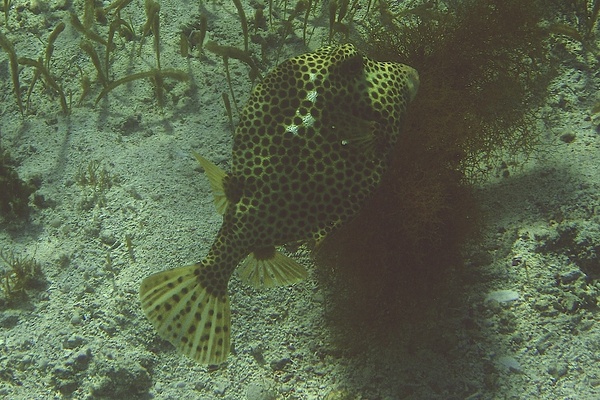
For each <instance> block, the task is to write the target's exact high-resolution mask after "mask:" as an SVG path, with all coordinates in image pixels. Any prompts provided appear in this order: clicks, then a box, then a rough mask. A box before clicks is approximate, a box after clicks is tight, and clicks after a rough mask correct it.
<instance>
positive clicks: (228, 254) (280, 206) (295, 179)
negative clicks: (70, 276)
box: [140, 44, 419, 364]
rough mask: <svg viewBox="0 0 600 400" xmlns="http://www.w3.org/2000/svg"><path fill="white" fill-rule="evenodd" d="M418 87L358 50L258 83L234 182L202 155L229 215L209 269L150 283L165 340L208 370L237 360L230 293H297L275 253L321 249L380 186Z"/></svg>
mask: <svg viewBox="0 0 600 400" xmlns="http://www.w3.org/2000/svg"><path fill="white" fill-rule="evenodd" d="M418 86H419V77H418V74H417V72H416V71H415V70H414V69H413V68H411V67H409V66H407V65H403V64H399V63H393V62H379V61H374V60H371V59H369V58H367V57H366V56H365V55H364V54H362V53H361V52H359V51H358V50H357V49H356V48H355V47H354V46H353V45H352V44H344V45H338V46H326V47H322V48H320V49H318V50H316V51H314V52H311V53H306V54H302V55H299V56H297V57H293V58H290V59H288V60H286V61H284V62H283V63H281V64H280V65H279V66H277V67H276V68H275V69H273V71H271V72H270V73H269V74H268V75H267V76H266V77H265V78H264V80H263V81H262V82H261V83H260V84H258V85H257V86H256V87H255V88H254V90H253V91H252V93H251V96H250V99H249V100H248V104H247V105H246V107H245V108H244V110H243V111H242V113H241V115H240V122H239V125H238V126H237V128H236V130H235V134H234V139H233V152H232V153H233V157H232V162H231V171H230V172H225V171H223V170H222V169H220V168H219V167H217V166H216V165H214V164H213V163H211V162H210V161H208V160H207V159H206V158H204V157H202V156H200V155H198V154H194V155H195V157H196V159H197V160H198V162H199V163H200V164H201V166H202V167H203V168H204V170H205V173H206V175H207V177H208V179H209V182H210V185H211V188H212V190H213V192H214V201H215V205H216V209H217V212H219V213H220V214H222V215H223V224H222V226H221V228H220V230H219V231H218V233H217V235H216V238H215V239H214V242H213V244H212V246H211V248H210V250H209V251H208V254H207V255H206V256H205V257H204V258H203V259H202V261H200V262H198V263H196V264H193V265H190V266H185V267H180V268H175V269H170V270H166V271H163V272H159V273H156V274H154V275H151V276H149V277H147V278H146V279H144V281H143V282H142V285H141V289H140V300H141V304H142V308H143V310H144V313H145V314H146V316H147V317H148V319H149V320H150V321H151V322H152V324H153V325H154V327H155V328H156V330H157V331H158V333H159V335H160V336H161V337H163V338H164V339H166V340H168V341H169V342H171V343H172V344H173V345H174V346H175V348H177V350H178V351H179V352H181V353H183V354H185V355H186V356H188V357H190V358H192V359H194V360H196V361H197V362H199V363H203V364H218V363H221V362H223V361H225V359H226V358H227V356H228V354H229V351H230V336H231V315H230V305H229V297H228V294H227V285H228V283H229V279H230V277H231V275H232V273H233V271H234V270H235V269H236V268H238V267H239V268H238V269H239V273H240V276H241V278H242V280H244V281H246V282H248V283H250V284H252V285H253V286H255V287H272V286H279V285H288V284H293V283H296V282H298V281H300V280H302V279H303V278H305V277H306V275H307V272H306V269H305V268H304V267H303V266H302V265H300V264H299V263H297V262H296V261H294V260H293V259H291V258H290V257H288V256H286V255H284V254H282V253H281V252H279V251H278V250H277V249H276V246H279V245H283V244H287V243H297V242H302V241H311V240H313V241H316V242H317V243H318V242H319V241H320V240H322V239H323V238H324V237H325V235H327V234H328V233H330V232H331V231H332V230H334V229H335V228H336V227H338V226H339V225H340V224H342V223H344V222H346V221H347V220H348V219H350V218H351V217H352V216H353V215H355V214H356V213H357V212H358V211H359V209H360V208H361V206H362V205H363V204H364V203H365V201H366V200H367V198H368V197H369V196H370V195H371V194H372V192H373V191H374V189H375V188H376V187H377V185H378V184H379V182H380V181H381V177H382V175H383V173H384V172H385V170H386V168H387V166H388V164H389V158H390V153H391V151H392V149H393V148H394V145H395V143H396V140H397V139H398V137H399V135H400V131H401V124H402V118H403V115H404V114H405V112H406V109H407V107H408V104H409V103H410V102H411V100H412V99H413V98H414V96H415V94H416V92H417V88H418Z"/></svg>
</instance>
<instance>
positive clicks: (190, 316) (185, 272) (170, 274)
mask: <svg viewBox="0 0 600 400" xmlns="http://www.w3.org/2000/svg"><path fill="white" fill-rule="evenodd" d="M198 268H201V267H200V266H199V265H192V266H188V267H181V268H176V269H172V270H168V271H164V272H160V273H158V274H154V275H151V276H149V277H148V278H146V279H144V281H143V282H142V285H141V289H140V301H141V303H142V309H143V310H144V313H145V314H146V316H147V317H148V319H149V320H150V322H152V324H153V325H154V327H155V328H156V330H157V332H158V333H159V335H160V336H161V337H162V338H164V339H165V340H168V341H169V342H171V344H173V346H175V348H176V349H177V350H178V351H179V352H181V353H183V354H185V355H187V356H188V357H190V358H192V359H194V360H196V361H198V362H200V363H203V364H218V363H221V362H223V361H225V359H226V358H227V354H228V353H229V348H230V332H229V327H230V325H231V315H230V309H229V299H228V297H227V296H221V297H219V296H214V295H212V294H211V293H209V292H208V291H207V290H206V289H205V288H204V287H203V286H202V285H201V284H200V282H199V281H198V278H197V274H196V273H195V271H196V270H197V269H198Z"/></svg>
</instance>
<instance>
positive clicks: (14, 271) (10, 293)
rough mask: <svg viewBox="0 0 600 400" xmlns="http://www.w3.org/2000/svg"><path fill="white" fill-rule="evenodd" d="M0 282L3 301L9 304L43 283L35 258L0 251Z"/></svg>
mask: <svg viewBox="0 0 600 400" xmlns="http://www.w3.org/2000/svg"><path fill="white" fill-rule="evenodd" d="M0 261H1V262H2V263H1V264H2V269H1V270H0V280H1V281H2V284H1V286H0V288H1V289H2V295H3V297H4V300H6V301H7V302H9V303H10V302H11V301H13V300H15V299H18V298H21V297H22V296H25V295H26V292H25V291H26V290H27V289H32V288H35V287H37V286H39V285H40V284H41V283H42V282H43V280H44V279H43V274H42V267H41V265H40V264H39V263H38V262H37V261H36V260H35V257H27V256H19V255H17V254H15V253H14V252H13V251H10V250H8V251H1V250H0Z"/></svg>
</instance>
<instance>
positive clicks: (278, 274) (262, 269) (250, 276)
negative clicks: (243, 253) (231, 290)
mask: <svg viewBox="0 0 600 400" xmlns="http://www.w3.org/2000/svg"><path fill="white" fill-rule="evenodd" d="M239 274H240V278H241V279H242V280H243V281H245V282H246V283H248V284H250V285H252V286H254V287H256V288H269V287H274V286H284V285H291V284H294V283H298V282H300V281H302V280H303V279H304V278H306V276H307V275H308V273H307V272H306V268H304V267H303V266H302V265H300V264H298V263H297V262H296V261H294V260H292V259H291V258H289V257H288V256H286V255H283V254H281V253H280V252H278V251H277V250H275V247H272V246H271V247H266V248H262V249H257V250H255V251H254V252H252V253H250V254H249V255H248V256H247V257H246V259H245V260H244V261H242V263H241V265H240V267H239Z"/></svg>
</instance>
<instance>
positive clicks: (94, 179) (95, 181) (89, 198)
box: [75, 160, 118, 209]
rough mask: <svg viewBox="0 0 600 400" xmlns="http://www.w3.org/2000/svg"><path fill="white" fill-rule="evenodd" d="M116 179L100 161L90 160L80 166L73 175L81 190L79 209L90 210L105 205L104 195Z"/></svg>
mask: <svg viewBox="0 0 600 400" xmlns="http://www.w3.org/2000/svg"><path fill="white" fill-rule="evenodd" d="M116 181H118V179H117V178H116V177H115V176H114V175H112V174H111V173H110V172H108V170H107V169H106V167H104V166H103V165H102V161H99V160H91V161H90V162H89V163H87V164H81V165H80V166H79V168H78V169H77V173H76V174H75V182H77V184H78V185H79V186H80V187H81V188H82V190H83V192H84V193H83V200H82V201H81V204H80V205H81V208H83V209H91V208H93V207H94V206H95V205H98V206H100V207H102V206H104V205H105V204H106V193H107V192H108V189H110V188H111V187H112V186H113V184H114V183H115V182H116Z"/></svg>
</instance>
